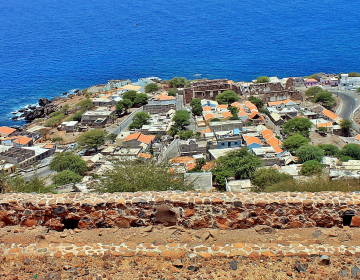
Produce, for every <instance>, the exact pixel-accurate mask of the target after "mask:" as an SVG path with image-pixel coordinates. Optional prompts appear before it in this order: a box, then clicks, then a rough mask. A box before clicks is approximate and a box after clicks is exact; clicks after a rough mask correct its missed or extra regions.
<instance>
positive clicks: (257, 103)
mask: <svg viewBox="0 0 360 280" xmlns="http://www.w3.org/2000/svg"><path fill="white" fill-rule="evenodd" d="M249 101H250V102H251V103H252V104H254V105H255V106H256V107H257V108H258V110H260V109H261V108H263V107H264V102H263V101H262V99H260V98H257V97H255V96H250V97H249Z"/></svg>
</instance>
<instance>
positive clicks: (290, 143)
mask: <svg viewBox="0 0 360 280" xmlns="http://www.w3.org/2000/svg"><path fill="white" fill-rule="evenodd" d="M309 141H310V140H309V139H308V138H306V137H304V136H302V135H300V134H293V135H291V136H290V137H289V138H287V139H286V140H285V141H284V142H283V147H284V148H285V149H287V150H288V151H289V152H295V151H296V150H297V149H298V148H299V147H301V146H303V145H306V144H308V143H309Z"/></svg>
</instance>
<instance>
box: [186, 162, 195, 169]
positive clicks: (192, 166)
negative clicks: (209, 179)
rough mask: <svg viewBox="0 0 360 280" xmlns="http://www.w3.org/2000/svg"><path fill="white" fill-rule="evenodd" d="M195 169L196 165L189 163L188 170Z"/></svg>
mask: <svg viewBox="0 0 360 280" xmlns="http://www.w3.org/2000/svg"><path fill="white" fill-rule="evenodd" d="M195 167H196V163H188V164H187V169H188V170H191V169H194V168H195Z"/></svg>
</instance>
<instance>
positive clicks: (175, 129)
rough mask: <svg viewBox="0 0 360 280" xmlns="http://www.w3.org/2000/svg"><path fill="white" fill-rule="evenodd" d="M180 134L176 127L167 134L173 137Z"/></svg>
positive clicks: (172, 127)
mask: <svg viewBox="0 0 360 280" xmlns="http://www.w3.org/2000/svg"><path fill="white" fill-rule="evenodd" d="M178 133H179V130H178V129H177V128H176V127H175V126H171V127H170V128H169V130H168V132H167V134H168V135H170V136H171V137H174V136H175V135H177V134H178Z"/></svg>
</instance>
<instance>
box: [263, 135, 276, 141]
mask: <svg viewBox="0 0 360 280" xmlns="http://www.w3.org/2000/svg"><path fill="white" fill-rule="evenodd" d="M272 137H274V134H266V135H265V136H264V138H265V140H266V141H267V140H269V139H270V138H272Z"/></svg>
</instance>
